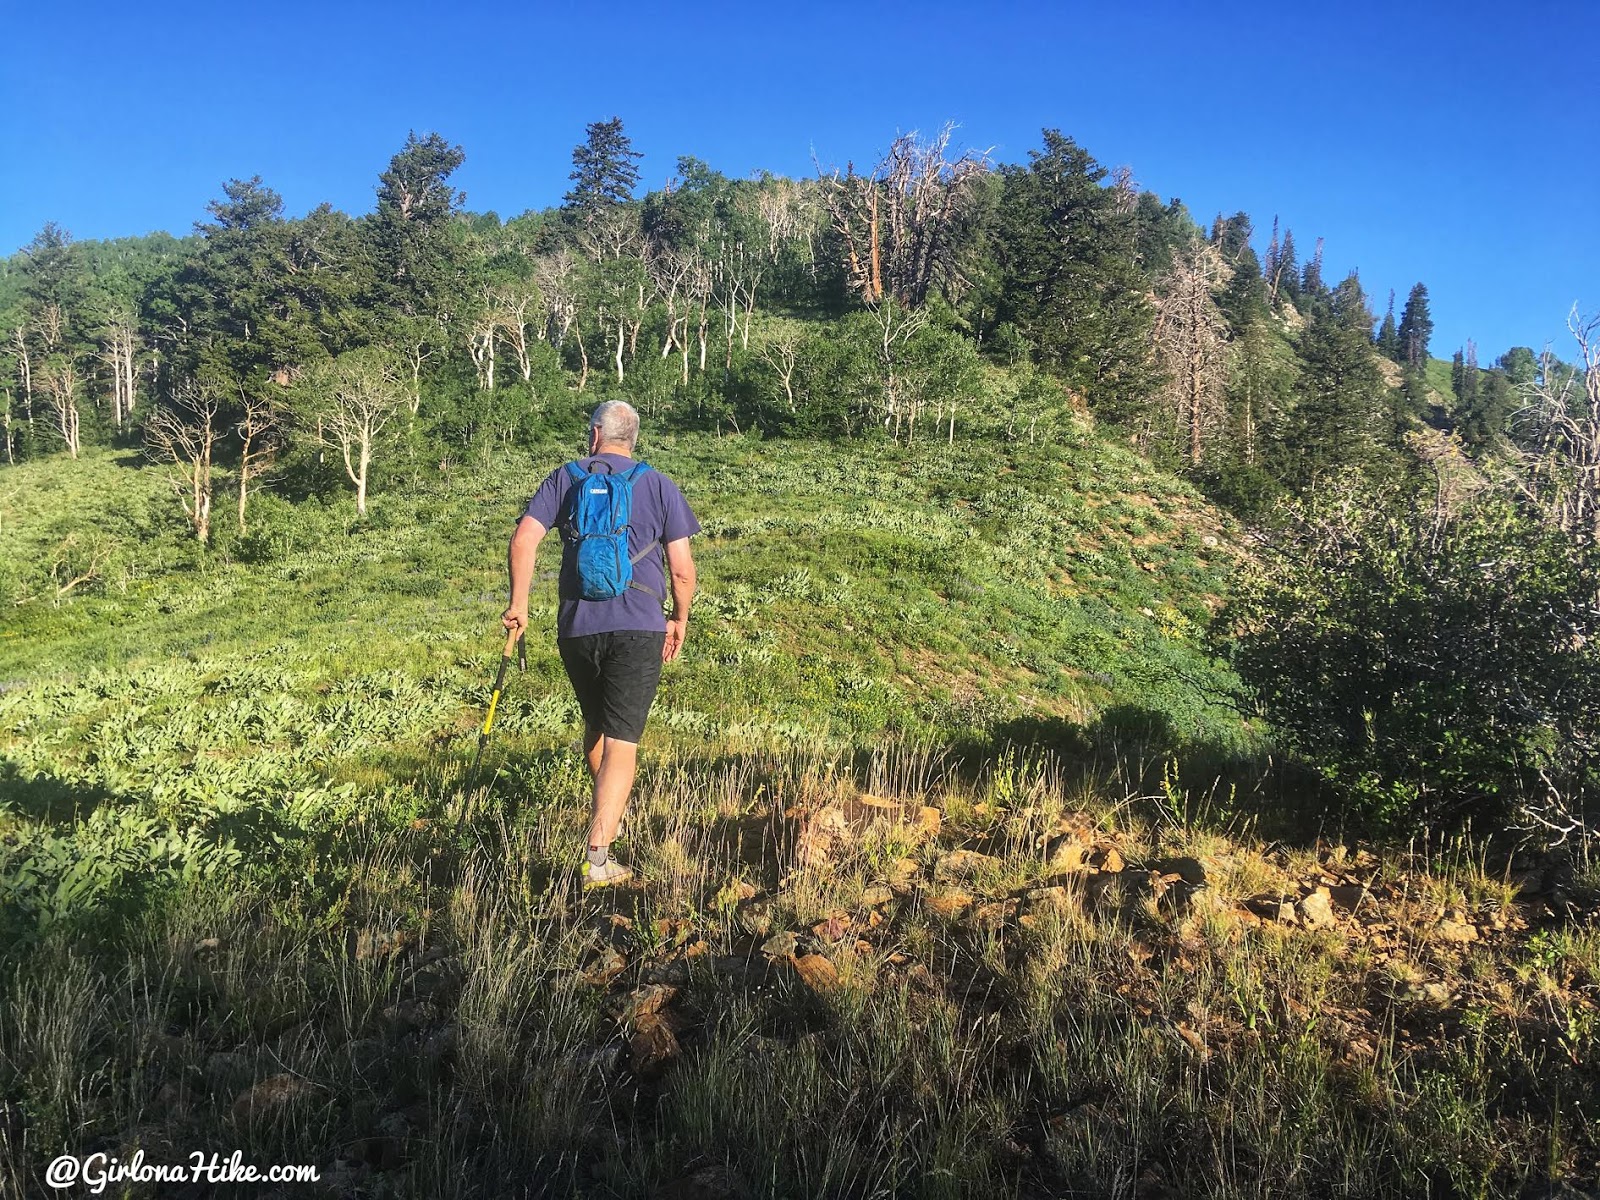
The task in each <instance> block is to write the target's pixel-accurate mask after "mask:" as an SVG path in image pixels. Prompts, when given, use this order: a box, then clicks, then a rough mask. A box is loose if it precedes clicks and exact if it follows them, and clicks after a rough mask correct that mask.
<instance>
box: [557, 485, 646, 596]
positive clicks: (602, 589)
mask: <svg viewBox="0 0 1600 1200" xmlns="http://www.w3.org/2000/svg"><path fill="white" fill-rule="evenodd" d="M601 466H604V467H605V468H606V472H607V473H606V474H601V473H600V472H599V471H598V470H596V469H595V468H597V467H601ZM566 469H567V475H568V476H569V477H570V479H571V481H572V486H571V487H570V488H568V489H567V496H566V500H565V502H564V504H563V515H562V521H561V526H560V528H561V536H562V538H563V540H564V541H565V542H566V545H567V546H568V547H569V548H570V549H571V550H572V551H573V554H574V557H575V559H576V562H577V569H578V588H579V593H580V595H581V596H582V597H583V599H585V600H615V599H616V598H617V597H618V596H620V595H622V594H623V593H624V592H626V591H627V590H628V589H629V588H631V587H632V588H638V589H639V590H640V591H641V592H649V593H650V594H651V595H652V596H656V593H655V590H654V589H652V588H647V587H645V586H644V585H643V584H642V583H635V582H634V579H633V564H634V563H636V562H638V561H639V560H640V559H642V558H644V556H645V555H647V554H649V553H650V552H651V551H652V550H654V549H655V548H656V543H655V542H651V543H650V544H649V545H648V546H646V547H645V548H644V549H643V550H641V551H639V553H637V554H635V555H634V556H633V557H632V558H629V557H628V522H629V521H631V520H632V518H633V485H634V482H635V481H636V480H637V479H638V478H639V477H640V476H641V475H643V474H644V473H645V472H646V471H648V470H649V469H650V467H649V466H648V465H647V464H645V463H634V464H633V466H631V467H629V468H628V469H627V470H626V471H622V472H614V471H612V470H611V466H610V464H609V463H607V462H606V461H605V460H604V459H596V460H595V461H594V462H593V463H592V464H591V465H590V467H589V470H588V471H585V470H584V469H583V468H582V467H581V466H579V465H578V464H577V463H575V462H569V463H568V464H567V468H566ZM656 599H658V600H659V599H660V597H659V596H656Z"/></svg>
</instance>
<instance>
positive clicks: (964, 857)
mask: <svg viewBox="0 0 1600 1200" xmlns="http://www.w3.org/2000/svg"><path fill="white" fill-rule="evenodd" d="M1000 866H1001V862H1000V860H999V859H998V858H996V857H994V855H992V854H979V853H978V852H977V851H976V850H952V851H950V852H949V853H948V854H941V855H940V856H939V860H938V861H937V862H935V863H934V864H933V877H934V879H936V880H944V879H960V878H966V877H969V876H972V875H975V874H977V873H978V872H980V871H995V870H998V869H999V868H1000Z"/></svg>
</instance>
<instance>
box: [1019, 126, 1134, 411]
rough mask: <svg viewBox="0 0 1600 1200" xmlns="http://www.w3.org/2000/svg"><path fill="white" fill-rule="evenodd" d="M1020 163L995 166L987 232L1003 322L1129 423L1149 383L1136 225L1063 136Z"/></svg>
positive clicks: (1051, 135)
mask: <svg viewBox="0 0 1600 1200" xmlns="http://www.w3.org/2000/svg"><path fill="white" fill-rule="evenodd" d="M1030 158H1031V159H1032V161H1031V162H1030V163H1029V165H1028V166H1026V167H1022V166H1012V167H1005V168H1003V169H1002V178H1003V185H1002V192H1001V197H1000V206H999V213H998V220H997V228H996V234H995V243H996V251H997V255H996V256H997V258H998V260H999V263H1000V267H1001V270H1002V272H1003V277H1004V282H1003V284H1002V286H1001V295H1000V301H999V305H998V311H997V318H998V319H997V322H996V324H997V325H998V324H1000V323H1003V322H1010V323H1011V324H1013V325H1014V326H1016V328H1017V329H1018V330H1020V331H1021V333H1022V334H1023V336H1024V337H1026V338H1027V339H1028V340H1029V341H1030V342H1031V343H1032V345H1033V347H1034V353H1035V355H1036V356H1037V358H1038V361H1039V362H1040V363H1041V364H1042V365H1043V366H1045V367H1047V368H1049V369H1051V370H1053V371H1055V372H1057V373H1058V374H1059V375H1060V376H1061V377H1062V378H1063V379H1065V380H1066V381H1067V382H1068V384H1069V385H1070V386H1071V387H1073V388H1074V389H1075V390H1077V391H1078V392H1079V393H1080V394H1082V395H1083V396H1085V397H1087V398H1088V400H1089V401H1090V403H1091V404H1094V405H1095V406H1096V407H1097V408H1098V409H1099V410H1100V411H1101V412H1102V413H1103V414H1105V415H1107V416H1109V417H1111V418H1112V419H1114V420H1127V421H1132V420H1135V419H1136V418H1137V416H1138V414H1139V412H1140V410H1141V406H1142V405H1144V404H1145V402H1146V401H1147V399H1148V393H1149V385H1150V382H1151V368H1150V331H1151V324H1152V313H1151V309H1150V305H1149V303H1148V301H1147V300H1146V299H1145V293H1146V289H1147V286H1148V285H1147V284H1146V282H1145V280H1144V278H1143V276H1142V275H1141V273H1140V271H1139V269H1138V265H1137V263H1136V261H1135V258H1136V246H1135V241H1134V237H1135V228H1134V226H1133V223H1132V220H1131V217H1130V216H1129V215H1128V214H1126V213H1123V212H1122V211H1121V210H1120V209H1119V207H1118V204H1117V197H1116V195H1115V193H1114V192H1113V190H1112V189H1110V188H1107V187H1105V186H1103V183H1102V181H1103V180H1104V179H1105V177H1106V170H1105V168H1104V167H1102V166H1101V165H1100V164H1099V163H1097V162H1096V161H1095V160H1094V158H1093V157H1091V156H1090V155H1089V153H1088V152H1087V151H1086V150H1084V149H1082V148H1081V147H1080V146H1078V144H1077V143H1076V142H1074V141H1073V140H1072V139H1071V138H1069V137H1066V136H1064V135H1063V134H1061V133H1060V132H1059V131H1057V130H1053V129H1047V130H1045V132H1044V149H1043V150H1036V151H1031V152H1030Z"/></svg>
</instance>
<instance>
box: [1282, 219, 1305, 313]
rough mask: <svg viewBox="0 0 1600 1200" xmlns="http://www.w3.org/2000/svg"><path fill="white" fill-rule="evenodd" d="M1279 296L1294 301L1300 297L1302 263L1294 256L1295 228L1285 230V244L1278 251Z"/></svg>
mask: <svg viewBox="0 0 1600 1200" xmlns="http://www.w3.org/2000/svg"><path fill="white" fill-rule="evenodd" d="M1276 277H1277V280H1278V286H1277V296H1278V298H1279V299H1281V300H1288V301H1289V302H1290V303H1294V302H1295V301H1298V300H1299V299H1300V264H1299V262H1297V261H1296V260H1295V256H1294V230H1292V229H1285V230H1284V231H1283V246H1282V248H1281V249H1280V250H1279V251H1278V264H1277V269H1276Z"/></svg>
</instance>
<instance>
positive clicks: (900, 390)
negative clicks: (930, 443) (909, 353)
mask: <svg viewBox="0 0 1600 1200" xmlns="http://www.w3.org/2000/svg"><path fill="white" fill-rule="evenodd" d="M871 311H872V315H873V316H874V317H875V318H877V322H878V337H877V344H876V347H875V348H876V350H877V357H878V370H879V372H880V379H881V381H882V384H883V427H884V429H886V430H888V431H889V436H890V437H892V438H894V439H895V440H896V441H899V440H900V431H901V428H902V426H903V427H904V429H905V433H906V440H907V441H908V442H909V441H910V440H911V439H912V438H913V437H914V436H915V434H916V428H917V416H918V415H919V413H920V412H921V409H922V396H921V395H920V392H919V389H917V388H915V387H908V386H906V384H907V381H906V380H905V379H904V378H903V377H902V365H903V362H902V360H903V358H904V351H905V345H906V343H907V342H909V341H910V340H911V339H912V338H913V337H915V336H916V335H917V333H918V332H919V331H920V330H921V329H923V328H924V327H925V326H926V325H927V324H928V313H927V310H926V309H921V308H908V307H906V306H905V305H903V304H900V303H898V302H897V301H896V300H894V299H893V298H892V297H889V298H886V299H884V300H883V301H882V302H881V303H879V304H874V305H872V308H871Z"/></svg>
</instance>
